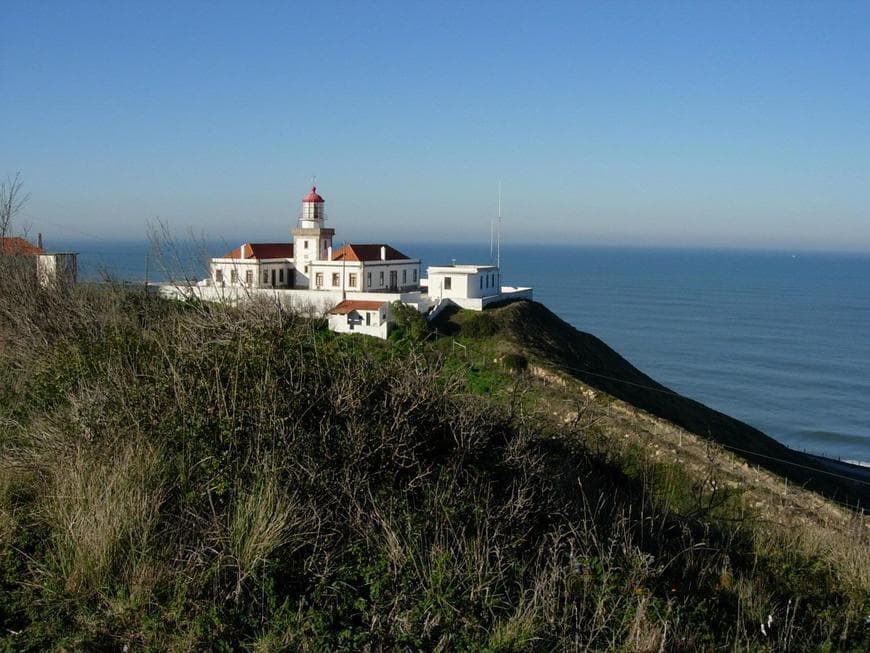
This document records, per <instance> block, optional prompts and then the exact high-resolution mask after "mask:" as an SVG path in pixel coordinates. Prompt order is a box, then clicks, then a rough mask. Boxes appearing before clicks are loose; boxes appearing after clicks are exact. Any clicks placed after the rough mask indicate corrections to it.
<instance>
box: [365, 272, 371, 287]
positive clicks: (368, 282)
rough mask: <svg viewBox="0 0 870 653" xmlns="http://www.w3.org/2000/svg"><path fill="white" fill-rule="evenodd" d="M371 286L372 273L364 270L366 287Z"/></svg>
mask: <svg viewBox="0 0 870 653" xmlns="http://www.w3.org/2000/svg"><path fill="white" fill-rule="evenodd" d="M371 287H372V273H371V272H366V288H371Z"/></svg>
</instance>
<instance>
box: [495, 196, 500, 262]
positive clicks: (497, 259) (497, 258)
mask: <svg viewBox="0 0 870 653" xmlns="http://www.w3.org/2000/svg"><path fill="white" fill-rule="evenodd" d="M495 247H496V249H495V257H496V258H495V265H496V267H497V268H498V269H499V272H501V179H499V180H498V225H497V229H496V241H495Z"/></svg>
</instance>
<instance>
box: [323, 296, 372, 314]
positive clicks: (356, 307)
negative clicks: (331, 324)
mask: <svg viewBox="0 0 870 653" xmlns="http://www.w3.org/2000/svg"><path fill="white" fill-rule="evenodd" d="M384 304H386V302H378V301H369V300H363V299H345V300H344V301H343V302H341V303H340V304H339V305H338V306H336V307H335V308H333V309H332V310H331V311H329V312H330V313H332V314H333V315H347V314H348V313H350V312H351V311H378V310H380V308H381V306H383V305H384Z"/></svg>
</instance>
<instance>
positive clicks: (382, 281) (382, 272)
mask: <svg viewBox="0 0 870 653" xmlns="http://www.w3.org/2000/svg"><path fill="white" fill-rule="evenodd" d="M378 279H380V282H381V283H380V285H382V286H383V285H384V271H383V270H381V272H380V274H379V275H378Z"/></svg>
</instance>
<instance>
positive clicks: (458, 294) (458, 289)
mask: <svg viewBox="0 0 870 653" xmlns="http://www.w3.org/2000/svg"><path fill="white" fill-rule="evenodd" d="M421 284H422V285H424V286H425V287H426V289H427V290H426V294H427V296H428V297H429V300H430V301H431V302H433V304H434V305H435V308H436V309H437V310H436V311H435V313H437V311H438V310H440V308H438V307H439V306H440V307H442V308H443V306H444V304H445V303H448V302H453V303H454V304H457V305H458V306H461V307H462V308H469V309H472V310H475V311H480V310H483V308H484V307H485V306H487V305H489V304H494V303H497V302H501V301H508V300H511V299H531V298H532V289H531V288H514V287H512V286H502V285H501V271H500V270H499V268H498V266H496V265H473V264H455V263H454V264H453V265H432V266H429V268H428V269H427V278H426V279H423V280H421Z"/></svg>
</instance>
